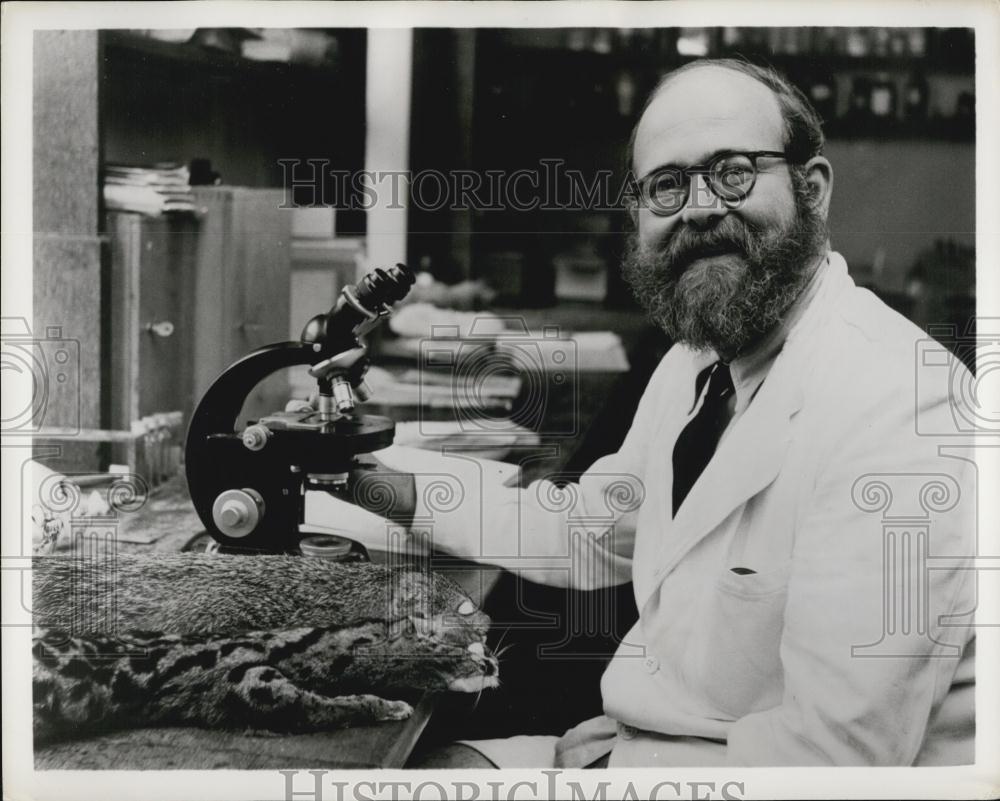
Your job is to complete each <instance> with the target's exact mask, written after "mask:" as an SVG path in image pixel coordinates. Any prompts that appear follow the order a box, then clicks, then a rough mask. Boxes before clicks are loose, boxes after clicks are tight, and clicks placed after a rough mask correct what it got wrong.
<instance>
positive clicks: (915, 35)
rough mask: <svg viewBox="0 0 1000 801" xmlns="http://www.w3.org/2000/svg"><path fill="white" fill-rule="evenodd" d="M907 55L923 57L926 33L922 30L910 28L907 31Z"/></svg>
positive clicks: (925, 47)
mask: <svg viewBox="0 0 1000 801" xmlns="http://www.w3.org/2000/svg"><path fill="white" fill-rule="evenodd" d="M907 39H908V43H909V55H911V56H923V55H924V54H926V52H927V31H925V30H924V29H923V28H910V29H909V30H908V31H907Z"/></svg>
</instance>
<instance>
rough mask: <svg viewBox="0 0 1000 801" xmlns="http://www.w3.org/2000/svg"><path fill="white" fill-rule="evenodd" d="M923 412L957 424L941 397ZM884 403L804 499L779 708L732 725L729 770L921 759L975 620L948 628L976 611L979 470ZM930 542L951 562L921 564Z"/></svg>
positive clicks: (850, 436)
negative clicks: (971, 563)
mask: <svg viewBox="0 0 1000 801" xmlns="http://www.w3.org/2000/svg"><path fill="white" fill-rule="evenodd" d="M922 405H923V408H921V409H920V410H919V411H918V412H917V414H918V415H923V418H922V419H924V420H930V419H935V420H937V421H938V422H937V423H936V424H935V426H932V428H934V427H936V428H938V429H940V428H941V427H945V426H948V425H952V426H953V423H950V420H949V408H948V404H947V402H946V399H945V398H943V397H937V398H933V399H931V400H929V401H925V402H923V404H922ZM879 406H880V407H881V408H878V407H876V406H875V405H874V404H873V405H872V406H871V407H870V408H868V409H866V410H865V412H864V414H863V415H859V416H858V417H857V418H856V425H857V426H858V427H859V430H856V431H854V432H853V433H849V432H846V431H842V432H840V437H841V438H842V444H841V445H840V447H839V448H837V447H834V448H832V450H831V452H830V453H828V454H827V455H826V457H825V461H826V464H825V465H821V466H820V469H819V470H818V471H817V477H816V481H815V486H814V487H813V488H812V490H811V492H809V493H808V495H807V497H805V498H803V501H802V504H801V505H802V507H803V508H802V509H801V510H800V513H799V521H800V522H799V524H798V527H797V530H796V534H795V546H794V548H793V555H792V561H791V565H790V575H789V580H788V595H787V600H786V605H785V615H784V623H783V629H782V638H781V646H780V658H781V665H782V669H783V674H784V676H783V678H784V692H783V697H782V701H781V703H780V705H779V706H777V707H776V708H772V709H769V710H766V711H762V712H758V713H753V714H749V715H747V716H745V717H743V718H741V719H739V720H737V721H736V722H735V723H734V724H733V725H732V727H731V729H730V731H729V736H728V751H727V761H728V762H729V763H730V764H734V765H773V766H782V765H871V766H881V765H910V764H912V763H913V761H914V759H915V758H916V755H917V753H918V751H919V749H920V746H921V743H922V741H923V738H924V733H925V731H926V729H927V726H928V721H929V719H930V717H931V715H932V712H933V710H934V709H935V707H936V706H937V705H938V704H940V703H941V700H942V698H943V697H944V695H945V693H947V690H948V687H949V685H950V684H951V681H952V678H953V676H954V675H955V671H956V668H957V666H958V663H959V658H958V657H959V655H960V653H961V650H962V648H963V646H964V645H965V644H966V643H967V642H968V640H969V639H970V638H971V627H970V626H968V625H967V621H966V624H963V623H961V622H956V621H958V620H959V618H957V617H952V620H951V623H950V624H947V625H943V624H944V623H947V617H946V616H949V615H951V616H956V615H961V614H963V613H967V612H969V611H970V610H972V609H973V608H974V605H975V599H974V579H975V577H974V571H972V570H970V569H962V564H963V563H964V564H965V566H966V567H968V565H967V561H968V558H969V557H971V556H972V555H973V554H974V552H975V519H976V518H975V489H976V488H975V477H974V467H973V465H971V464H970V463H969V462H968V461H966V460H963V459H955V458H947V457H944V456H942V455H939V453H938V446H939V445H940V444H941V443H942V440H941V439H940V438H931V437H926V436H921V435H919V434H917V433H916V431H915V426H914V417H913V408H912V407H910V408H909V409H907V408H905V405H902V406H903V407H904V408H902V409H901V408H900V406H901V404H900V403H898V399H897V400H895V401H893V402H886V400H885V399H884V398H883V399H882V402H881V403H880V404H879ZM941 476H944V478H941ZM900 517H902V518H907V520H906V522H905V523H902V522H900V523H897V522H894V520H893V518H895V519H896V520H899V519H900ZM925 547H926V549H927V550H926V552H924V553H926V555H928V556H930V557H932V558H933V557H947V559H944V560H941V561H939V563H938V564H937V565H935V564H933V563H927V562H923V563H922V561H921V559H922V549H923V548H925ZM932 562H933V559H932ZM928 566H929V567H931V568H932V569H926V568H927V567H928ZM907 570H910V571H911V572H909V573H907ZM904 586H907V587H909V588H911V589H912V590H913V593H912V594H911V595H910V596H909V597H905V596H903V595H902V594H901V589H900V588H902V587H904ZM925 604H926V607H924V605H925ZM924 608H926V610H927V611H926V613H924V612H923V611H922V610H923V609H924ZM943 616H945V617H943ZM892 628H895V633H892V632H891V631H890V629H892ZM949 646H951V647H949Z"/></svg>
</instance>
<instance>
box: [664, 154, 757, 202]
mask: <svg viewBox="0 0 1000 801" xmlns="http://www.w3.org/2000/svg"><path fill="white" fill-rule="evenodd" d="M695 171H697V170H693V169H688V170H683V169H672V170H665V171H664V172H661V173H659V174H658V175H656V176H654V177H653V179H652V180H651V181H650V182H649V186H648V189H647V192H648V199H649V203H650V204H651V206H652V208H653V210H654V211H656V212H657V213H658V214H666V215H669V214H676V213H677V212H678V211H680V210H681V208H683V206H684V204H685V203H686V202H687V199H688V193H689V191H690V189H691V173H693V172H695ZM702 172H704V174H705V177H706V180H707V182H708V185H709V187H710V188H711V190H712V191H713V192H714V193H715V194H716V195H717V196H718V197H720V198H721V199H722V200H724V201H730V202H731V201H736V200H742V199H743V198H744V197H746V195H747V193H748V192H749V191H750V190H751V189H752V188H753V185H754V181H755V179H756V177H757V169H756V165H755V164H754V162H753V159H751V158H749V157H748V156H744V155H739V154H737V155H731V156H725V157H723V158H721V159H717V160H716V161H714V162H712V164H711V165H710V166H709V168H708V169H707V170H703V171H702Z"/></svg>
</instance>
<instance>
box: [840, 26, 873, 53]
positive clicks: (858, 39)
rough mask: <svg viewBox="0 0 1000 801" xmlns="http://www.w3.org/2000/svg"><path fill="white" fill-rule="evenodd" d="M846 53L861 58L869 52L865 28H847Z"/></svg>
mask: <svg viewBox="0 0 1000 801" xmlns="http://www.w3.org/2000/svg"><path fill="white" fill-rule="evenodd" d="M845 44H846V50H847V55H849V56H854V57H855V58H861V57H863V56H867V55H868V52H869V45H868V31H867V30H866V29H865V28H848V29H847V41H846V43H845Z"/></svg>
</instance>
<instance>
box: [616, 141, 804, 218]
mask: <svg viewBox="0 0 1000 801" xmlns="http://www.w3.org/2000/svg"><path fill="white" fill-rule="evenodd" d="M734 156H742V157H744V158H747V159H749V160H750V164H751V166H752V167H753V177H752V178H751V179H750V185H749V186H746V187H741V188H739V189H735V188H733V187H729V188H725V189H720V187H719V186H717V185H716V176H715V175H714V174H713V171H714V170H715V168H716V166H717V165H718V163H719V162H721V161H723V160H724V159H731V158H733V157H734ZM765 157H766V158H780V159H784V160H785V161H787V162H789V163H790V164H791V163H794V162H793V161H792V159H791V157H790V156H789V155H788V153H786V152H785V151H783V150H749V151H744V150H726V151H723V152H721V153H716V154H715V155H714V156H712V158H711V159H710V160H709V161H708V162H706V163H705V164H692V165H691V166H690V167H661V168H659V169H656V170H653V171H652V172H651V173H649V174H648V175H645V176H644V177H642V178H640V179H639V180H638V181H637V182H636V184H635V189H634V190H633V191H632V192H630V193H629V194H628V196H627V197H626V206H627V208H628V209H629V211H635V209H636V208H637V206H638V205H639V204H640V203H641V204H642V205H643V206H645V207H646V208H648V209H649V210H650V211H652V212H653V214H655V215H656V216H657V217H672V216H674V215H675V214H677V213H678V212H679V211H680V210H681V209H683V208H684V206H686V205H687V202H688V200H689V199H690V197H691V176H692V175H695V174H699V173H700V174H701V175H704V176H705V183H707V184H708V188H709V189H711V190H712V193H713V194H714V195H715V196H716V197H718V198H719V199H720V200H722V202H723V203H726V204H729V203H739V202H740V201H742V200H744V199H745V198H746V197H747V196H748V195H749V194H750V193H751V192H752V191H753V188H754V187H755V186H756V185H757V176H758V175H760V168H759V167H758V166H757V159H759V158H765ZM663 175H677V176H682V177H683V178H684V198H683V200H681V201H680V202H679V203H678V204H677V207H676V208H669V209H668V208H665V207H664V206H663V204H662V203H659V202H658V201H656V200H655V199H654V198H653V197H652V196H651V195H650V191H649V188H650V186H651V185H652V183H653V181H655V180H656V179H657V178H659V177H661V176H663Z"/></svg>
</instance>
